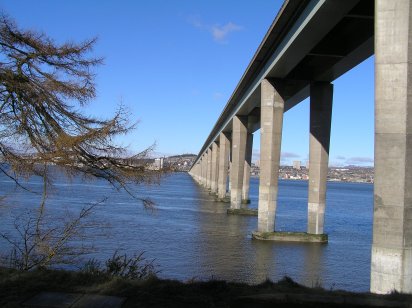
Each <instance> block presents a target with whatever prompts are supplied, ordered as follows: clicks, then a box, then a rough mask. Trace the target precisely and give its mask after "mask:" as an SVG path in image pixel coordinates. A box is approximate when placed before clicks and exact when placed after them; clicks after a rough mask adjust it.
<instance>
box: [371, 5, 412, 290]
mask: <svg viewBox="0 0 412 308" xmlns="http://www.w3.org/2000/svg"><path fill="white" fill-rule="evenodd" d="M411 20H412V4H411V1H409V0H392V1H386V0H376V1H375V189H374V215H373V244H372V265H371V292H374V293H389V292H392V291H394V290H395V291H398V292H404V293H412V189H411V187H412V164H411V162H412V74H411V72H412V29H411V26H410V25H411Z"/></svg>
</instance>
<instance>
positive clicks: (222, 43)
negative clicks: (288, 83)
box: [0, 0, 374, 166]
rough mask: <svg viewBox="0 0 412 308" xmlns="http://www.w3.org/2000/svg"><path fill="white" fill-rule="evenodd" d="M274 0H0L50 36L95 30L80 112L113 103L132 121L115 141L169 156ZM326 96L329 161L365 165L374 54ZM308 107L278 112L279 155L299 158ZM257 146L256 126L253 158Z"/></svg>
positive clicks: (210, 119) (262, 28) (221, 94)
mask: <svg viewBox="0 0 412 308" xmlns="http://www.w3.org/2000/svg"><path fill="white" fill-rule="evenodd" d="M282 3H283V1H278V0H270V1H259V2H258V3H251V2H250V1H244V0H243V1H236V2H235V1H217V0H211V1H207V2H198V1H183V0H176V1H173V2H171V1H170V2H166V1H160V0H154V1H150V2H143V1H132V0H125V1H122V2H121V4H119V3H116V4H115V3H114V2H111V1H107V0H102V1H99V3H98V5H96V3H93V2H86V1H80V0H73V1H60V2H57V1H53V0H43V1H41V2H35V1H25V0H3V1H2V2H1V4H0V10H1V11H2V13H3V14H7V15H9V16H10V17H11V18H13V19H14V20H15V21H16V23H17V24H18V26H19V27H20V28H21V29H30V30H34V31H39V32H44V33H45V34H47V35H48V36H50V37H51V38H53V39H54V40H55V41H57V42H66V41H77V42H78V41H84V40H86V39H88V38H91V37H95V36H97V37H98V41H97V44H96V46H95V50H94V52H93V55H94V56H98V57H100V56H101V57H104V58H105V61H104V62H105V64H104V65H103V66H102V67H100V68H98V69H97V70H96V76H97V77H96V83H97V92H98V95H97V98H96V100H95V101H93V102H91V103H90V105H89V106H87V107H86V108H85V112H86V113H90V114H95V115H97V116H100V117H108V116H109V115H110V114H113V112H114V111H115V110H116V107H117V106H118V104H120V102H122V103H123V104H124V105H125V106H127V108H128V109H129V111H130V114H131V115H132V121H140V122H139V125H138V127H137V130H136V131H135V132H133V133H132V134H130V135H129V136H125V137H122V138H121V139H119V142H121V143H122V144H124V145H129V148H130V151H131V152H136V151H141V150H143V149H144V148H146V147H148V146H150V145H152V144H153V143H156V145H157V146H156V149H155V151H156V152H155V154H159V156H161V155H166V156H168V155H174V154H183V153H194V154H197V153H198V152H199V150H200V148H201V147H202V145H203V143H204V141H205V140H206V138H207V136H208V134H209V132H210V131H211V129H212V127H213V126H214V124H215V122H216V120H217V119H218V117H219V115H220V113H221V112H222V110H223V108H224V106H225V105H226V103H227V101H228V99H229V97H230V96H231V94H232V92H233V91H234V89H235V87H236V85H237V83H238V82H239V80H240V78H241V76H242V74H243V72H244V71H245V69H246V67H247V65H248V64H249V62H250V60H251V59H252V57H253V55H254V53H255V51H256V49H257V48H258V46H259V44H260V42H261V41H262V39H263V37H264V35H265V33H266V31H267V30H268V28H269V26H270V25H271V23H272V22H273V20H274V18H275V17H276V14H277V12H278V10H279V8H280V7H281V5H282ZM234 8H236V9H234ZM333 105H334V109H333V116H332V130H331V145H330V165H332V166H343V165H360V166H371V165H373V155H374V154H373V153H374V140H373V139H374V135H373V134H374V132H373V131H374V120H373V119H374V57H371V58H369V59H367V60H366V61H364V62H363V63H362V64H361V65H359V66H358V67H356V68H355V69H353V70H352V71H350V72H348V73H347V74H345V75H343V76H342V77H340V78H339V79H337V80H336V81H335V82H334V102H333ZM308 108H309V102H308V100H305V101H303V102H302V103H301V104H299V105H297V106H296V107H294V108H292V109H291V110H289V111H288V112H287V113H286V114H285V117H284V130H283V136H284V137H283V139H282V157H281V159H282V164H286V163H288V164H289V165H291V164H292V162H293V161H294V160H300V161H302V164H303V165H304V163H303V162H305V161H306V160H307V159H308V153H309V151H308V149H309V135H308V134H309V132H308V130H309V118H308V114H309V113H308ZM259 148H260V138H259V131H257V132H256V133H255V134H254V151H253V157H254V160H256V159H258V153H259Z"/></svg>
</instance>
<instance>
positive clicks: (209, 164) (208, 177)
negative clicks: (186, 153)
mask: <svg viewBox="0 0 412 308" xmlns="http://www.w3.org/2000/svg"><path fill="white" fill-rule="evenodd" d="M206 172H207V174H206V188H208V189H210V188H211V187H212V182H211V181H212V149H210V148H209V149H207V171H206Z"/></svg>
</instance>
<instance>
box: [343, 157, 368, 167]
mask: <svg viewBox="0 0 412 308" xmlns="http://www.w3.org/2000/svg"><path fill="white" fill-rule="evenodd" d="M345 163H346V164H347V165H371V164H373V158H371V157H349V158H348V159H347V160H346V162H345Z"/></svg>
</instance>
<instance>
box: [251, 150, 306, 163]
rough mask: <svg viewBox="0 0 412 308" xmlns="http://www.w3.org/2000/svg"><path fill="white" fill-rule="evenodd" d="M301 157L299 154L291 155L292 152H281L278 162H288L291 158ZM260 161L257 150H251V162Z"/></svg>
mask: <svg viewBox="0 0 412 308" xmlns="http://www.w3.org/2000/svg"><path fill="white" fill-rule="evenodd" d="M300 157H301V156H300V155H299V154H296V153H293V152H282V153H281V154H280V160H281V161H282V162H284V161H288V160H289V159H293V158H300ZM257 160H260V152H259V151H258V150H253V152H252V161H257Z"/></svg>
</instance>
